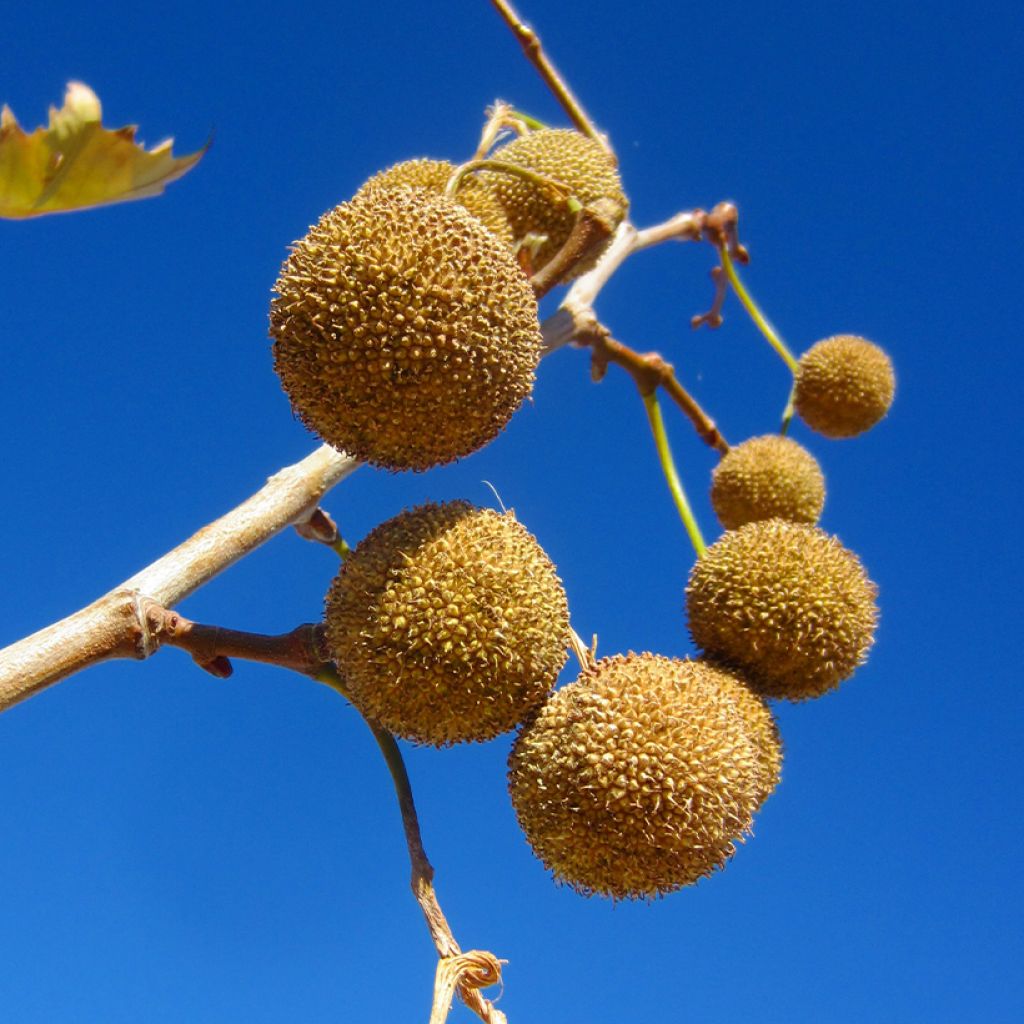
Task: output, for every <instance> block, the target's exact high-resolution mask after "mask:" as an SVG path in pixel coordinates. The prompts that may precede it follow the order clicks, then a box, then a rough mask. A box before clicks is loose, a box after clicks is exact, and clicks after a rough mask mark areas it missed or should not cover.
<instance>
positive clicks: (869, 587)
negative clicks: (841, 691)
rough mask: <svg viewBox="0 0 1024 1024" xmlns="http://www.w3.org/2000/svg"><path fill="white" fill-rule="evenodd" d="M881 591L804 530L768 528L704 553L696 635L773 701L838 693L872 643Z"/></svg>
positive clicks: (834, 547) (820, 534) (696, 585)
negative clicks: (877, 594) (837, 687)
mask: <svg viewBox="0 0 1024 1024" xmlns="http://www.w3.org/2000/svg"><path fill="white" fill-rule="evenodd" d="M876 593H877V591H876V588H875V585H874V584H873V583H872V582H871V580H870V579H868V576H867V574H866V573H865V572H864V567H863V566H862V565H861V564H860V561H859V560H858V559H857V556H856V555H854V554H852V553H851V552H850V551H848V550H847V549H846V548H844V547H843V546H842V544H840V543H839V541H838V540H837V539H836V538H835V537H830V536H829V535H828V534H827V533H825V532H824V531H822V530H819V529H817V528H816V527H813V526H807V525H806V524H804V523H789V522H786V521H785V520H782V519H765V520H762V521H761V522H757V523H748V524H747V525H746V526H741V527H740V528H739V529H738V530H730V531H729V532H727V533H726V534H724V535H723V536H722V537H721V538H720V539H719V540H718V541H717V542H716V543H714V544H712V545H711V547H709V548H708V549H707V551H705V553H704V555H703V556H702V557H701V558H700V559H698V561H697V564H696V565H695V566H694V567H693V570H692V571H691V573H690V582H689V586H688V587H687V589H686V607H687V610H688V612H689V619H690V633H691V635H692V637H693V640H694V643H696V644H697V645H698V646H699V647H700V648H701V649H702V650H703V651H704V652H705V653H706V654H708V655H709V656H711V657H713V658H716V659H720V660H722V661H724V662H727V663H728V664H730V665H733V666H735V667H737V668H738V669H739V670H741V671H742V672H743V674H744V675H745V676H746V677H747V678H748V680H749V682H750V684H751V686H753V687H754V689H755V690H757V691H758V692H759V693H761V694H763V695H764V696H767V697H785V698H787V699H789V700H804V699H806V698H809V697H820V696H821V695H822V694H823V693H827V692H828V691H829V690H831V689H833V688H834V687H836V686H838V685H839V683H840V682H841V681H842V680H844V679H846V678H847V677H848V676H850V675H851V674H852V673H853V671H854V669H855V668H856V667H857V666H858V665H860V664H861V663H862V662H863V661H864V659H865V657H866V655H867V651H868V649H869V648H870V647H871V644H872V642H873V640H874V633H875V626H876V624H877V620H878V609H877V607H876V605H875V596H876Z"/></svg>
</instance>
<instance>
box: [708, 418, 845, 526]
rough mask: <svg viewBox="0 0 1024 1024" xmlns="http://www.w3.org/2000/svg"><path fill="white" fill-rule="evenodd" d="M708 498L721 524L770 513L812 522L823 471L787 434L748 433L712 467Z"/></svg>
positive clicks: (822, 490) (737, 523) (752, 519)
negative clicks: (709, 497) (743, 439)
mask: <svg viewBox="0 0 1024 1024" xmlns="http://www.w3.org/2000/svg"><path fill="white" fill-rule="evenodd" d="M711 504H712V506H713V507H714V510H715V514H716V515H717V516H718V521H719V522H720V523H721V524H722V525H723V526H724V527H725V528H726V529H727V530H735V529H736V528H737V527H740V526H743V525H744V523H753V522H756V521H757V520H759V519H773V518H775V517H778V518H779V519H789V520H791V521H792V522H796V523H811V524H812V525H813V524H814V523H816V522H817V521H818V519H819V517H820V516H821V510H822V508H823V507H824V505H825V477H824V475H823V474H822V472H821V467H820V466H819V465H818V463H817V460H816V459H815V458H814V456H813V455H811V453H810V452H809V451H808V450H807V449H806V448H804V447H803V446H802V445H799V444H797V443H796V441H793V440H792V439H791V438H788V437H782V436H780V435H779V434H767V435H765V436H764V437H752V438H750V439H749V440H747V441H744V442H742V443H741V444H738V445H734V446H733V447H732V448H730V449H729V451H728V452H726V454H725V455H724V456H723V457H722V461H721V462H719V464H718V465H717V466H716V467H715V469H714V472H713V473H712V475H711Z"/></svg>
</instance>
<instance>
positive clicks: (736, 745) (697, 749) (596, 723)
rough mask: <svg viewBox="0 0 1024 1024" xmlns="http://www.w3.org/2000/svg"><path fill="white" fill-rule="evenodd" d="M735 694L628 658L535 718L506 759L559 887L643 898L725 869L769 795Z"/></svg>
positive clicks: (589, 676)
mask: <svg viewBox="0 0 1024 1024" xmlns="http://www.w3.org/2000/svg"><path fill="white" fill-rule="evenodd" d="M741 688H742V685H741V684H740V683H739V682H738V681H737V680H736V678H735V677H734V676H733V675H731V674H729V673H727V672H724V671H721V670H719V669H716V668H714V667H712V666H710V665H708V664H706V663H704V662H699V661H679V660H674V659H670V658H664V657H661V656H659V655H655V654H630V655H628V656H625V657H622V656H618V657H613V658H606V659H604V660H603V661H600V662H599V663H598V664H597V666H596V670H595V671H594V672H592V673H584V674H582V675H581V676H580V678H579V679H578V680H576V682H574V683H571V684H570V685H569V686H567V687H565V688H564V689H562V690H560V691H558V692H557V693H556V694H555V695H554V696H553V697H552V698H551V699H550V700H548V701H547V702H546V703H545V704H544V705H543V706H542V707H541V709H540V710H539V711H538V712H537V714H536V715H535V716H533V717H532V718H531V719H530V720H529V721H528V722H527V723H526V724H525V725H524V726H523V729H522V731H521V732H520V734H519V736H518V737H517V739H516V741H515V744H514V746H513V748H512V753H511V756H510V758H509V792H510V794H511V797H512V804H513V806H514V808H515V811H516V815H517V817H518V819H519V824H520V825H521V827H522V829H523V831H524V832H525V834H526V838H527V840H528V841H529V843H530V845H531V846H532V847H533V850H534V852H535V853H536V854H537V856H538V857H539V858H540V859H541V860H542V861H543V862H544V864H545V866H546V867H547V868H548V869H549V870H551V871H552V872H554V875H555V878H556V879H557V880H558V881H560V882H566V883H568V884H569V885H571V886H572V887H573V888H574V889H577V890H578V891H579V892H582V893H584V894H586V895H591V894H594V893H599V894H601V895H604V896H612V897H614V898H616V899H624V898H640V897H653V896H659V895H662V894H663V893H667V892H671V891H672V890H674V889H678V888H681V887H682V886H684V885H689V884H690V883H692V882H696V881H697V880H698V879H700V878H703V877H705V876H706V875H710V874H711V872H712V871H714V870H715V869H716V868H718V867H721V866H722V865H723V864H724V863H725V861H726V860H728V858H729V857H730V856H731V855H732V853H733V852H734V846H733V843H734V841H735V840H737V839H739V838H740V837H741V836H742V835H743V834H744V833H745V832H746V831H747V830H748V829H749V827H750V821H751V815H752V813H753V811H754V808H755V807H756V805H757V803H758V799H759V797H760V796H761V794H762V793H763V792H764V791H765V788H766V786H767V784H768V780H767V778H766V776H765V769H764V767H763V762H762V760H761V759H760V757H759V753H758V751H757V749H756V745H755V741H754V740H753V739H752V737H751V734H750V732H749V730H748V727H747V725H746V723H745V721H744V718H743V715H742V714H741V713H740V711H739V710H738V705H737V696H736V691H737V689H741Z"/></svg>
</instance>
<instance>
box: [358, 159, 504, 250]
mask: <svg viewBox="0 0 1024 1024" xmlns="http://www.w3.org/2000/svg"><path fill="white" fill-rule="evenodd" d="M454 172H455V165H454V164H452V163H449V162H448V161H447V160H428V159H420V160H405V161H403V162H402V163H400V164H395V165H394V166H393V167H389V168H388V169H387V170H384V171H379V172H378V173H377V174H375V175H374V176H373V177H372V178H370V180H369V181H367V182H366V183H365V184H364V185H363V186H362V188H360V189H359V191H358V192H357V193H356V195H355V198H356V199H359V198H361V197H362V196H363V195H365V193H366V192H368V191H371V190H372V189H394V188H402V187H408V188H415V189H423V190H424V191H426V192H429V193H431V194H432V195H436V196H443V195H444V194H445V189H446V188H447V187H448V179H449V178H451V176H452V174H453V173H454ZM451 198H453V199H454V201H455V202H456V203H458V205H459V206H462V207H465V209H467V210H469V212H470V213H471V214H473V216H474V217H476V218H477V219H478V220H480V221H481V222H482V223H483V225H484V227H486V228H488V229H490V231H491V232H492V233H493V234H495V235H497V237H498V238H499V239H501V241H502V242H504V243H505V245H508V246H511V245H512V242H513V239H512V228H511V226H510V225H509V222H508V218H507V217H506V216H505V211H504V209H503V208H502V205H501V203H500V202H499V200H498V197H497V196H495V195H494V194H493V193H492V191H491V190H490V189H489V188H487V187H486V186H485V185H484V183H483V182H481V181H480V180H479V179H478V178H477V177H476V176H475V175H473V174H467V175H466V176H465V177H464V178H463V179H462V181H461V182H460V183H459V189H458V191H457V192H456V193H455V195H454V196H452V197H451Z"/></svg>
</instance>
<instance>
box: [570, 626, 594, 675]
mask: <svg viewBox="0 0 1024 1024" xmlns="http://www.w3.org/2000/svg"><path fill="white" fill-rule="evenodd" d="M569 647H570V649H571V650H572V653H573V657H575V659H576V661H577V662H579V666H580V671H581V672H592V671H593V670H594V666H595V664H596V663H597V635H596V634H595V635H594V638H593V639H592V640H591V642H590V646H589V647H588V646H587V645H586V644H585V643H584V642H583V637H581V636H580V635H579V633H577V632H576V630H575V629H573V628H572V627H570V628H569Z"/></svg>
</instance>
